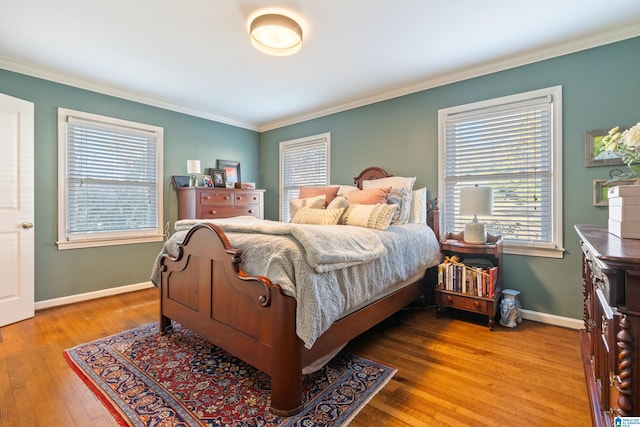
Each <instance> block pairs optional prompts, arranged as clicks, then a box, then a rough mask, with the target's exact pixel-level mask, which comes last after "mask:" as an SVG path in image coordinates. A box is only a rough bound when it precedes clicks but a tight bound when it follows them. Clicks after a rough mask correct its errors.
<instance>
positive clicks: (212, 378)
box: [63, 323, 396, 427]
mask: <svg viewBox="0 0 640 427" xmlns="http://www.w3.org/2000/svg"><path fill="white" fill-rule="evenodd" d="M63 354H64V357H65V359H66V360H67V362H68V363H69V364H70V365H71V367H72V368H73V369H74V371H75V372H76V373H77V374H78V375H79V376H80V377H81V378H82V380H83V381H84V382H85V384H87V386H89V388H90V389H91V390H92V391H93V392H94V393H95V394H96V395H97V396H98V398H99V399H100V400H101V401H102V402H103V403H104V405H105V406H106V407H107V408H108V409H109V410H110V412H111V413H112V414H113V415H114V417H115V418H116V420H117V421H118V423H119V424H120V425H123V426H162V427H168V426H234V427H242V426H264V427H267V426H296V425H298V426H344V425H346V424H348V423H349V421H350V420H352V419H353V417H354V416H355V415H356V414H357V413H358V412H359V411H360V410H361V409H362V408H363V407H364V406H365V405H366V404H367V402H368V401H369V400H370V399H371V398H372V397H373V396H374V395H375V394H376V393H377V392H378V391H379V390H380V389H381V388H382V387H384V385H385V384H386V383H387V382H388V381H389V380H390V379H391V377H392V376H393V375H394V374H395V372H396V370H395V369H394V368H391V367H389V366H385V365H383V364H380V363H377V362H374V361H372V360H368V359H365V358H363V357H360V356H357V355H354V354H351V353H348V352H344V351H343V352H341V353H339V354H338V355H337V356H336V357H335V358H334V359H333V360H331V362H329V363H328V364H327V365H326V366H325V367H324V368H322V369H321V370H319V371H317V372H315V373H312V374H309V375H305V376H304V385H303V389H304V398H303V405H304V408H303V410H302V412H301V413H300V414H297V415H294V416H292V417H278V416H275V415H273V414H271V413H270V412H269V411H268V408H269V403H270V397H269V396H270V382H271V381H270V377H269V376H268V375H265V374H264V373H262V372H261V371H259V370H257V369H255V368H253V367H252V366H250V365H248V364H246V363H244V362H242V361H240V360H239V359H237V358H235V357H233V356H231V355H230V354H229V353H226V352H225V351H223V350H221V349H220V348H218V347H215V346H212V345H211V344H209V343H208V342H207V341H206V340H204V339H202V338H200V337H199V336H198V335H196V334H195V333H193V332H191V331H190V330H189V329H187V328H183V327H181V326H180V325H175V326H174V328H173V332H172V333H170V334H167V335H160V334H159V333H158V324H157V323H154V324H150V325H146V326H142V327H139V328H136V329H132V330H130V331H125V332H122V333H119V334H116V335H112V336H110V337H107V338H102V339H99V340H96V341H93V342H90V343H87V344H82V345H79V346H76V347H73V348H71V349H67V350H65V351H64V352H63Z"/></svg>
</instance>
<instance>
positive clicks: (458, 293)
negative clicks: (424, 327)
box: [435, 232, 502, 331]
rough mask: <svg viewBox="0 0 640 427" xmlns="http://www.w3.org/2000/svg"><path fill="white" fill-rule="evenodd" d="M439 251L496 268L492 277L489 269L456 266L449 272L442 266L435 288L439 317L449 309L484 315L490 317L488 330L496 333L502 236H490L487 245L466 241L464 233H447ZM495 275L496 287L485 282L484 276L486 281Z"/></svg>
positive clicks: (488, 235) (445, 254)
mask: <svg viewBox="0 0 640 427" xmlns="http://www.w3.org/2000/svg"><path fill="white" fill-rule="evenodd" d="M440 249H441V250H442V254H443V256H444V257H451V256H453V255H457V256H458V257H459V258H460V261H463V260H471V259H473V260H475V261H476V262H475V263H474V264H476V265H482V264H483V263H484V262H488V263H491V265H492V266H494V267H497V269H494V271H493V272H491V274H489V273H490V271H489V270H490V269H489V268H484V267H473V268H469V266H464V265H461V264H457V265H455V266H452V267H449V271H448V273H447V271H446V270H447V269H446V268H444V270H445V271H444V272H441V271H442V268H440V267H439V271H438V283H437V284H436V289H435V294H436V309H437V311H436V313H437V316H438V317H440V316H441V315H442V311H443V309H444V308H446V307H449V308H454V309H458V310H464V311H468V312H473V313H479V314H484V315H486V316H488V317H489V329H490V330H492V331H493V327H494V324H495V317H496V313H497V311H498V307H499V304H498V300H499V299H500V293H501V291H502V271H501V269H502V236H501V235H493V234H487V243H483V244H469V243H465V242H464V232H460V233H447V234H446V235H445V237H444V239H442V240H441V241H440ZM463 270H464V271H463ZM493 275H495V280H494V285H493V286H491V287H490V286H489V285H490V283H489V282H488V281H487V283H483V282H482V276H484V278H485V280H487V279H488V278H489V277H492V276H493ZM478 276H481V277H480V278H478ZM447 280H448V281H447ZM490 288H491V289H490ZM490 291H491V292H490Z"/></svg>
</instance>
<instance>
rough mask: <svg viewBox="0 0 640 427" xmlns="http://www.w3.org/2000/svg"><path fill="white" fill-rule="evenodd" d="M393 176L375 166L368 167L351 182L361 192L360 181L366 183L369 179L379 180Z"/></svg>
mask: <svg viewBox="0 0 640 427" xmlns="http://www.w3.org/2000/svg"><path fill="white" fill-rule="evenodd" d="M390 176H393V175H391V174H389V173H387V171H386V170H384V169H382V168H379V167H377V166H370V167H368V168H366V169H365V170H363V171H362V172H360V175H358V176H356V177H354V178H353V182H354V184H356V185H357V186H358V188H359V189H361V190H362V181H368V180H371V179H380V178H387V177H390Z"/></svg>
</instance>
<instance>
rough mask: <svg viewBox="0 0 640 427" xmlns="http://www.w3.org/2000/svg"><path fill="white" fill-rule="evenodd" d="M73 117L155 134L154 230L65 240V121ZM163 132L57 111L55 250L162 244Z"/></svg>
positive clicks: (141, 124) (63, 110) (98, 116)
mask: <svg viewBox="0 0 640 427" xmlns="http://www.w3.org/2000/svg"><path fill="white" fill-rule="evenodd" d="M70 116H72V117H77V118H81V119H86V120H93V121H97V122H99V123H105V124H113V125H116V126H120V127H129V128H133V129H140V130H144V131H148V132H154V133H156V134H157V148H156V149H157V153H156V155H157V162H158V165H157V182H158V186H157V191H158V194H157V198H158V227H157V229H154V230H149V231H139V232H138V231H131V232H114V233H101V235H100V236H89V235H84V237H83V238H81V239H68V238H67V188H66V186H67V122H68V118H69V117H70ZM163 134H164V129H163V128H161V127H158V126H153V125H148V124H143V123H136V122H131V121H127V120H121V119H115V118H112V117H106V116H101V115H97V114H91V113H85V112H82V111H74V110H69V109H66V108H58V241H57V242H56V244H57V245H58V250H65V249H79V248H93V247H102V246H115V245H126V244H133V243H148V242H159V241H163V240H164V230H163V221H164V219H163V210H164V209H163V201H162V194H163V185H162V184H163V180H162V173H163V172H162V164H163V161H162V153H163V149H162V143H163Z"/></svg>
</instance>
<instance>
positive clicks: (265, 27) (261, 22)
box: [249, 14, 302, 56]
mask: <svg viewBox="0 0 640 427" xmlns="http://www.w3.org/2000/svg"><path fill="white" fill-rule="evenodd" d="M249 35H250V38H251V44H253V46H254V47H255V48H256V49H258V50H259V51H261V52H263V53H266V54H268V55H275V56H286V55H293V54H294V53H296V52H297V51H299V50H300V48H301V47H302V28H300V25H298V23H297V22H296V21H294V20H293V19H291V18H289V17H287V16H284V15H277V14H267V15H260V16H258V17H256V18H255V19H254V20H253V21H251V27H250V29H249Z"/></svg>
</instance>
